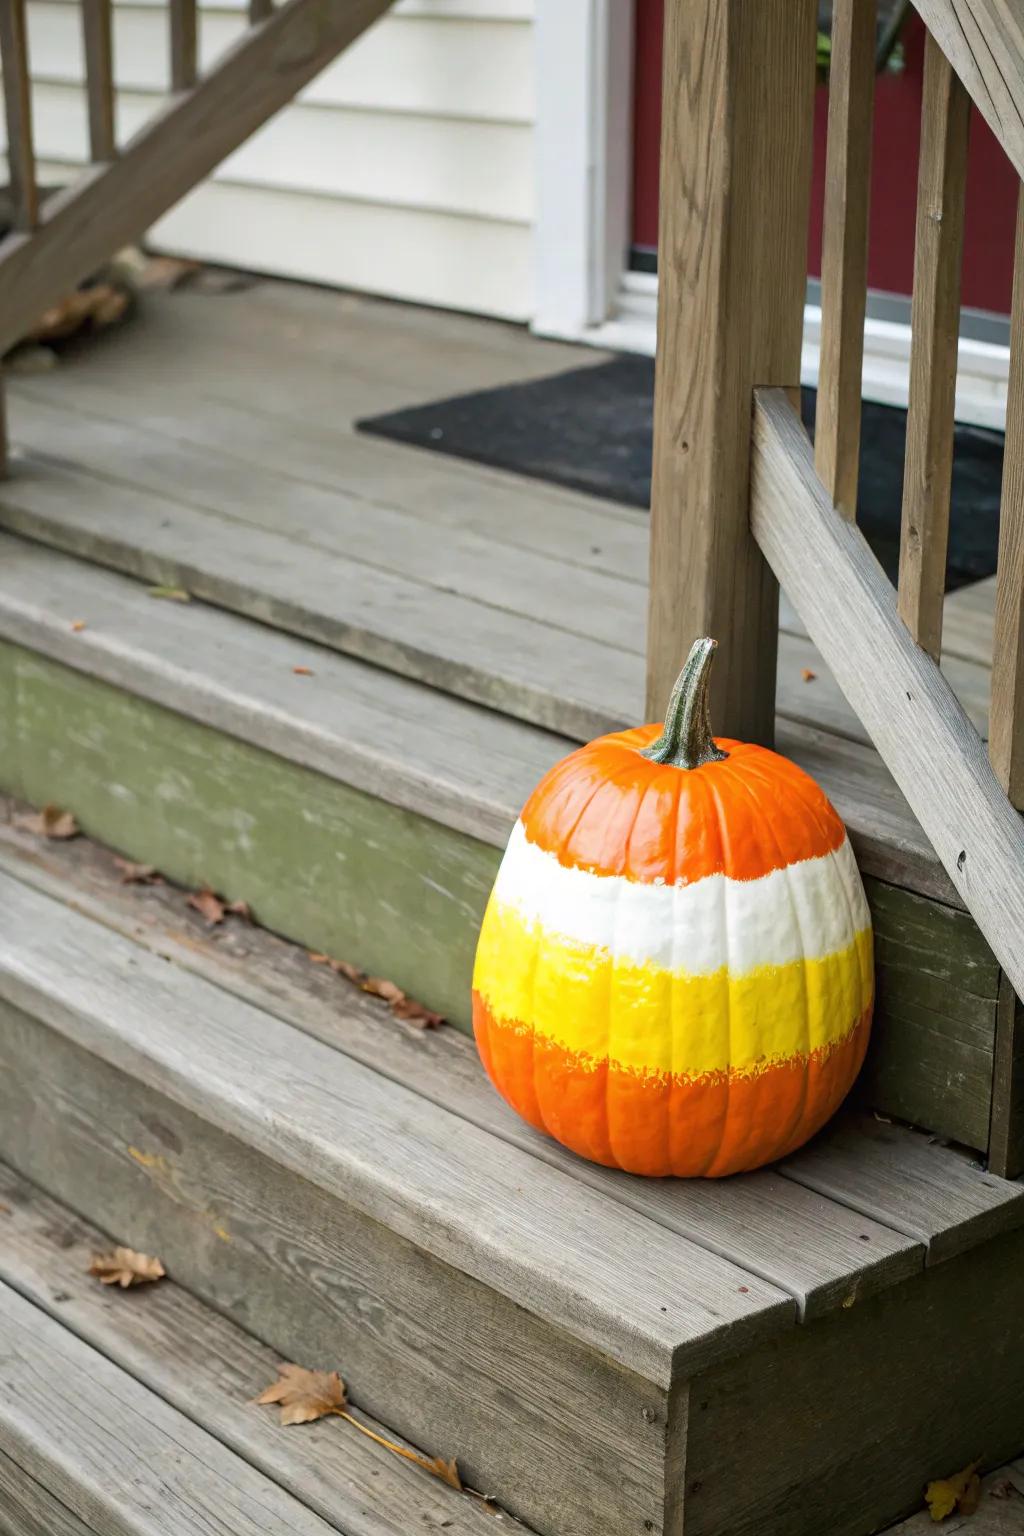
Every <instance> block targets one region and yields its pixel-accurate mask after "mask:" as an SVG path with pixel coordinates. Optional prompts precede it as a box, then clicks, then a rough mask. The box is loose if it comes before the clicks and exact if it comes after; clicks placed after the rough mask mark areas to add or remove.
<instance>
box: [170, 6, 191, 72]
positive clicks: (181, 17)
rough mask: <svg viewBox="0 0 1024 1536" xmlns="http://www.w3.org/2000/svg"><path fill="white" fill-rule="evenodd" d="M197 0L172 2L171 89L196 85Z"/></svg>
mask: <svg viewBox="0 0 1024 1536" xmlns="http://www.w3.org/2000/svg"><path fill="white" fill-rule="evenodd" d="M196 51H197V48H196V0H171V89H172V90H173V91H187V90H188V88H189V86H192V85H195V83H196Z"/></svg>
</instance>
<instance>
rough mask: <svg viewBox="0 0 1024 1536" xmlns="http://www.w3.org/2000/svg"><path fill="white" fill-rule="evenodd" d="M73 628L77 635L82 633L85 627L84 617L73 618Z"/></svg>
mask: <svg viewBox="0 0 1024 1536" xmlns="http://www.w3.org/2000/svg"><path fill="white" fill-rule="evenodd" d="M71 628H72V629H73V630H74V632H75V634H76V635H79V634H81V632H82V630H83V629H84V628H85V620H84V619H72V621H71Z"/></svg>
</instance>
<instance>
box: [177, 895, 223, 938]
mask: <svg viewBox="0 0 1024 1536" xmlns="http://www.w3.org/2000/svg"><path fill="white" fill-rule="evenodd" d="M185 901H186V905H187V906H190V907H192V908H193V909H194V910H195V911H196V912H198V913H199V914H200V916H201V917H204V918H205V919H206V925H207V927H208V928H215V927H216V925H217V924H218V923H222V922H223V921H224V903H223V902H222V901H221V899H220V897H219V896H218V895H217V893H216V891H212V890H211V889H210V887H209V886H208V885H204V886H203V887H202V888H201V889H200V890H198V891H189V893H188V896H187V897H186V898H185Z"/></svg>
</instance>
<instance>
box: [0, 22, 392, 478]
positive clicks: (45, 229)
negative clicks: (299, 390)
mask: <svg viewBox="0 0 1024 1536" xmlns="http://www.w3.org/2000/svg"><path fill="white" fill-rule="evenodd" d="M391 4H392V0H285V3H284V4H282V5H281V6H280V7H279V8H278V9H276V10H275V9H274V5H273V0H250V4H249V13H248V20H249V24H250V25H249V30H248V31H247V32H246V33H245V34H244V35H243V37H242V38H241V39H240V41H239V42H237V43H236V44H235V45H234V47H232V48H230V49H229V50H228V51H227V52H226V53H225V54H224V55H223V56H222V57H221V58H220V59H218V60H217V62H216V63H215V64H214V66H213V67H212V69H211V70H210V71H209V72H208V73H207V74H205V75H202V76H201V75H200V74H199V72H198V62H197V60H198V51H197V42H198V25H197V15H196V0H169V7H168V24H169V27H170V55H171V69H170V80H169V85H170V87H171V89H172V91H173V92H174V95H173V96H172V98H171V101H170V103H169V105H168V106H167V107H165V108H164V110H163V111H161V112H159V113H158V114H157V115H156V116H154V118H153V119H152V121H151V122H150V123H148V124H147V125H146V126H145V127H144V128H143V129H142V130H141V131H140V132H139V133H137V134H136V135H135V136H134V138H132V139H130V140H129V141H128V142H127V143H126V144H125V145H123V147H120V148H119V147H118V146H117V144H116V140H115V131H114V105H115V95H114V71H113V57H112V31H113V10H112V5H111V0H81V13H82V28H83V42H84V53H85V61H86V77H87V95H88V108H89V114H88V120H89V152H90V158H91V161H92V164H91V166H90V167H89V168H88V169H87V170H86V171H85V172H83V174H82V175H81V177H80V178H79V179H78V180H77V181H76V182H75V183H74V184H73V185H71V186H69V187H67V188H65V189H64V190H62V191H60V192H58V193H56V194H54V195H53V196H52V197H49V198H47V199H45V200H41V199H40V196H39V191H38V185H37V176H36V154H35V149H34V144H33V135H32V112H31V97H30V89H29V82H30V59H29V47H28V31H27V24H26V0H0V67H2V70H3V86H4V106H5V112H6V118H7V145H8V150H7V154H8V166H9V178H8V179H9V182H10V186H11V194H12V198H13V206H14V228H13V230H12V232H11V233H10V234H9V235H8V236H7V238H6V239H5V240H3V241H2V242H0V357H2V356H3V355H4V353H6V352H7V350H8V349H9V348H10V347H11V345H12V344H13V343H14V342H16V341H17V340H18V339H19V337H20V336H22V335H23V334H24V333H25V331H26V330H27V329H28V328H29V327H30V326H31V325H32V324H33V323H34V322H35V321H36V320H37V319H38V317H39V316H40V315H41V314H42V313H43V311H44V310H45V309H46V308H47V307H48V306H49V305H50V304H53V303H55V302H57V301H58V300H59V299H61V298H62V297H64V295H65V294H66V293H67V292H69V291H70V290H71V289H73V288H74V287H75V285H76V284H77V283H79V282H81V281H82V280H83V279H84V278H86V277H88V276H89V274H90V273H91V272H93V271H94V270H95V269H96V268H97V267H98V266H99V265H100V264H101V263H102V262H103V261H105V260H107V259H108V258H109V257H110V256H111V255H112V254H113V253H114V252H115V251H117V250H119V249H120V248H121V247H122V246H123V245H125V244H126V243H127V242H129V241H131V240H134V239H137V238H138V237H139V236H140V235H141V234H142V233H143V232H144V231H145V230H147V229H148V228H149V227H150V225H151V224H153V223H154V222H155V221H156V220H157V219H158V218H159V217H160V216H161V215H162V214H164V213H165V212H166V211H167V210H168V209H169V208H171V207H173V206H174V204H175V203H176V202H178V201H179V199H181V198H182V197H184V195H185V193H186V192H189V191H191V189H192V188H193V187H194V186H196V185H197V183H198V182H200V181H201V180H202V179H203V178H204V177H205V176H207V175H209V173H210V172H211V171H212V170H213V169H214V168H215V167H216V166H217V165H218V164H219V163H220V162H221V161H222V160H223V159H224V158H225V157H226V156H227V155H229V154H231V152H232V151H233V150H235V149H237V148H238V146H239V145H240V144H242V143H244V141H245V140H246V139H247V138H249V137H250V135H251V134H253V133H254V132H255V131H256V129H257V128H259V127H261V126H262V125H263V123H265V122H266V121H267V119H268V118H270V117H272V116H273V114H274V113H275V112H277V111H279V110H280V109H281V107H283V106H285V105H286V104H287V103H288V102H289V101H290V100H291V99H292V97H293V96H295V94H296V93H297V92H298V91H299V90H301V89H302V87H303V86H304V85H306V84H307V82H308V81H309V80H311V79H312V78H313V76H314V75H316V74H318V73H319V72H320V70H322V69H323V68H324V67H325V66H326V65H327V64H329V63H330V62H331V60H332V59H334V58H336V57H337V55H338V54H339V53H341V52H342V51H343V50H344V49H345V48H347V47H348V45H349V44H350V43H351V42H353V41H354V40H355V39H356V38H357V37H359V36H360V34H361V33H363V32H364V31H365V30H366V28H367V27H368V26H370V25H371V23H372V22H374V21H376V20H377V18H378V17H379V16H381V15H382V14H383V13H384V12H385V11H386V10H387V9H388V8H389V6H390V5H391ZM0 418H2V413H0ZM3 441H4V439H3V436H2V419H0V456H2V452H3Z"/></svg>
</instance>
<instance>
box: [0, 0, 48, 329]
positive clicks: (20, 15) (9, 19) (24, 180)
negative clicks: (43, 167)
mask: <svg viewBox="0 0 1024 1536" xmlns="http://www.w3.org/2000/svg"><path fill="white" fill-rule="evenodd" d="M0 67H2V69H3V78H4V84H3V96H4V113H5V116H6V120H7V175H8V179H9V181H10V194H11V204H12V207H13V211H14V228H15V229H16V230H20V231H23V232H24V231H29V230H32V229H34V228H35V226H36V222H37V220H38V218H39V191H38V188H37V186H36V162H35V151H34V149H33V143H32V84H31V77H30V73H29V60H28V25H27V13H26V8H25V0H6V3H5V4H4V5H0ZM41 309H42V306H40V310H41ZM4 310H5V313H4V315H3V321H6V323H7V326H8V329H9V330H10V328H11V327H12V326H13V330H12V331H11V334H10V335H8V336H7V338H6V340H5V341H4V342H3V344H2V345H0V356H2V355H3V353H4V352H6V351H7V349H8V347H9V346H10V345H11V343H12V342H13V341H16V340H17V339H18V337H19V336H20V335H21V332H22V331H23V330H24V329H25V327H26V326H27V325H28V324H30V323H31V321H32V320H34V319H35V318H36V317H35V315H34V314H26V313H25V312H24V311H19V310H18V308H17V304H16V303H14V304H12V301H11V296H10V294H7V293H5V295H4ZM0 324H2V322H0Z"/></svg>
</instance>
